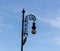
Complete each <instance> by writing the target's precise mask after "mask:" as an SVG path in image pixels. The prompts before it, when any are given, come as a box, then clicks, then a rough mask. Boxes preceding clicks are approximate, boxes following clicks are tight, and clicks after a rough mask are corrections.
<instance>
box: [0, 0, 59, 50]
mask: <svg viewBox="0 0 60 51" xmlns="http://www.w3.org/2000/svg"><path fill="white" fill-rule="evenodd" d="M23 8H25V11H26V13H25V15H28V14H33V15H35V16H36V19H37V20H36V27H37V33H36V35H32V34H31V31H30V30H31V26H32V25H31V24H32V21H29V29H28V30H29V32H28V33H29V36H28V39H27V42H26V44H25V45H24V51H60V0H0V51H20V50H21V49H20V48H21V28H22V26H21V25H22V22H21V21H22V13H21V11H22V9H23Z"/></svg>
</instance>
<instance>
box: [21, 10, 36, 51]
mask: <svg viewBox="0 0 60 51" xmlns="http://www.w3.org/2000/svg"><path fill="white" fill-rule="evenodd" d="M24 13H25V10H24V9H23V10H22V34H21V51H23V45H24V44H25V42H26V40H27V37H28V19H29V20H33V24H32V25H33V26H32V34H35V33H36V26H35V21H36V17H35V16H34V15H32V14H29V15H27V16H26V17H25V18H24Z"/></svg>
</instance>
